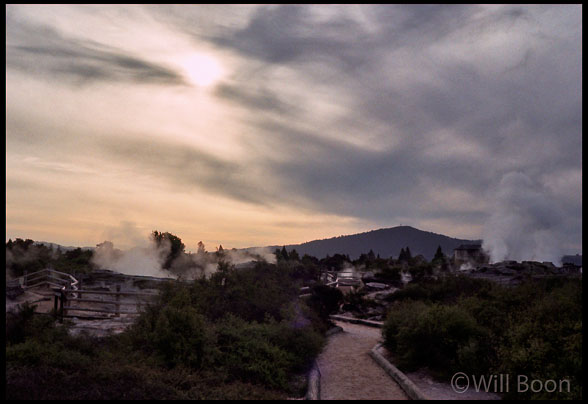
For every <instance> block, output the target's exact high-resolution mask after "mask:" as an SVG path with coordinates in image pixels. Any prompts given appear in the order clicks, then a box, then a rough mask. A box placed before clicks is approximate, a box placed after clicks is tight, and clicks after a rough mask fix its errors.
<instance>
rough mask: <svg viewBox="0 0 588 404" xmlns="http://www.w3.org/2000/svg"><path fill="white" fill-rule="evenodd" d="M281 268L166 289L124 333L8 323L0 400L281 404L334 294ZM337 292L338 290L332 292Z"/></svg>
mask: <svg viewBox="0 0 588 404" xmlns="http://www.w3.org/2000/svg"><path fill="white" fill-rule="evenodd" d="M301 274H302V275H304V274H305V273H304V271H302V272H301V271H300V270H299V268H297V266H296V265H290V264H288V263H287V262H285V263H280V264H278V265H273V264H268V263H265V262H258V263H257V265H256V266H255V267H253V268H249V269H240V270H235V269H234V268H233V267H232V266H231V265H229V264H227V263H222V264H221V265H219V271H217V272H216V273H214V274H213V275H212V276H211V277H210V278H208V279H207V278H204V277H203V278H200V279H197V280H195V281H192V282H170V283H167V284H165V286H164V287H163V289H162V291H161V294H160V297H159V300H158V301H157V302H156V303H155V304H153V305H151V306H149V307H148V308H147V310H146V311H145V312H144V313H143V314H142V315H141V316H140V317H139V319H138V320H137V321H136V323H135V324H134V325H133V326H132V327H130V328H129V329H128V330H127V331H125V332H124V333H122V334H119V335H115V336H110V337H107V338H101V339H97V338H92V337H89V336H79V337H72V336H70V335H68V332H67V329H66V328H67V324H65V325H64V326H56V325H55V324H54V321H53V319H52V318H51V317H50V316H43V315H38V314H33V310H32V309H31V307H29V306H25V307H23V308H22V309H21V310H20V312H19V313H17V314H10V315H9V317H8V318H7V329H6V337H7V345H6V370H7V379H6V380H7V382H6V383H7V389H6V398H7V399H63V398H65V397H67V398H70V399H116V398H127V399H147V398H153V399H240V398H249V399H252V398H262V399H280V398H281V399H284V398H286V397H301V396H303V395H304V394H305V391H306V384H305V383H306V378H305V374H306V372H307V371H308V369H309V367H310V366H311V363H312V360H313V359H314V358H315V357H316V356H317V355H318V353H319V352H320V350H321V349H322V346H323V344H324V337H323V335H324V332H325V331H326V330H327V329H328V327H329V325H328V323H327V321H326V317H327V316H328V312H329V310H332V309H334V308H336V307H337V305H338V301H337V300H338V299H339V298H340V296H333V293H330V291H325V290H322V289H321V288H320V287H318V286H317V287H314V288H313V289H312V293H311V297H310V299H308V304H307V303H306V302H305V300H304V299H300V298H299V297H298V295H299V288H300V286H301V285H302V283H303V278H304V276H302V275H301ZM336 292H338V291H336Z"/></svg>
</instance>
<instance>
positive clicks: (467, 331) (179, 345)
mask: <svg viewBox="0 0 588 404" xmlns="http://www.w3.org/2000/svg"><path fill="white" fill-rule="evenodd" d="M151 237H152V240H153V241H154V242H155V243H156V245H157V246H158V248H159V247H163V248H160V250H161V252H162V254H165V256H163V255H162V258H163V261H162V265H163V266H164V267H167V268H168V269H169V270H170V271H171V272H173V273H175V274H176V275H178V276H180V278H182V279H184V280H182V281H175V282H169V283H166V284H164V286H163V287H162V290H161V294H160V297H159V300H158V301H157V302H156V303H155V304H153V305H151V306H149V307H148V308H147V309H146V311H145V312H144V313H143V314H142V315H141V316H140V317H139V318H138V320H137V321H136V322H135V324H134V325H133V326H132V327H130V328H129V329H128V330H127V331H125V332H124V333H122V334H119V335H115V336H110V337H107V338H93V337H89V336H87V335H82V336H78V337H72V336H70V335H69V334H68V331H67V327H68V325H67V323H66V324H65V325H64V326H60V325H55V324H54V321H53V319H52V318H51V317H50V316H42V315H38V314H33V310H32V308H31V307H30V306H24V307H22V308H21V310H20V311H19V312H18V313H16V314H14V313H7V321H6V337H7V343H6V357H7V360H6V369H7V382H6V383H7V393H6V397H7V398H15V399H62V398H64V394H65V393H64V387H63V386H65V385H67V386H68V387H67V388H68V392H67V397H68V398H72V399H116V398H130V399H148V398H154V399H240V398H249V399H255V398H257V399H280V398H281V399H283V398H287V397H301V396H302V395H304V392H305V388H306V385H305V382H306V381H305V373H306V372H307V370H308V369H309V366H310V365H311V362H312V360H313V359H314V358H315V357H316V355H318V353H319V352H320V350H321V349H322V346H323V344H324V333H325V331H326V330H327V329H328V328H329V326H330V324H329V314H331V313H333V312H336V311H337V310H338V309H339V308H340V307H341V308H342V310H343V311H346V312H351V313H353V314H354V315H355V316H358V317H362V318H369V317H371V316H374V315H378V316H380V315H383V314H385V313H386V312H387V317H386V323H385V327H384V329H383V337H384V340H385V345H386V347H387V348H388V350H389V351H390V352H391V353H392V354H393V356H394V361H395V363H396V364H397V365H399V366H400V367H401V368H402V369H405V370H415V369H418V368H420V367H427V368H429V369H430V370H431V371H432V372H433V374H434V375H435V376H437V377H439V378H440V379H442V380H446V381H449V379H450V378H451V376H452V375H453V374H454V373H455V372H465V373H467V374H475V375H498V374H509V375H525V376H527V377H528V378H529V379H530V380H533V379H538V380H543V381H545V380H556V381H559V380H563V379H568V380H570V387H571V392H570V393H567V392H564V393H562V394H560V393H548V392H543V393H532V392H531V391H528V392H526V393H519V394H517V393H516V386H515V385H514V383H515V382H516V381H515V380H514V378H511V380H510V381H511V383H513V385H512V386H510V388H509V390H510V392H509V393H508V394H506V395H505V398H517V399H527V398H533V399H534V398H548V399H553V398H564V399H567V398H576V399H578V398H581V395H582V381H581V380H582V379H581V371H582V280H581V278H579V279H578V278H562V277H557V278H556V277H554V278H548V279H547V278H544V279H539V280H536V279H535V280H534V279H531V278H529V279H527V280H525V282H523V283H522V284H520V285H519V286H509V287H507V286H501V285H499V284H496V283H493V282H490V281H486V280H481V279H474V278H471V277H467V276H457V275H454V274H452V273H451V272H450V271H449V268H450V266H451V261H450V259H448V257H447V256H445V255H444V254H443V252H442V250H441V248H440V247H439V248H438V249H437V253H436V254H435V257H434V258H433V260H432V261H431V262H428V261H427V260H425V259H424V258H423V257H422V256H420V255H417V256H412V254H411V252H410V249H409V247H406V248H402V249H401V251H400V254H399V257H398V259H394V258H382V257H380V256H379V255H376V254H374V253H373V251H369V252H368V253H364V254H361V255H360V256H359V258H358V259H356V260H350V258H349V256H348V255H343V254H335V255H333V256H326V257H324V258H322V259H317V258H315V257H312V256H309V255H303V256H302V257H301V256H300V255H299V254H298V253H297V252H296V251H295V250H291V251H287V250H286V248H285V247H284V248H281V249H277V250H276V251H275V256H276V264H270V263H267V262H266V261H264V260H263V259H261V258H260V257H259V256H257V257H256V259H258V260H257V262H256V263H255V264H248V265H246V266H244V267H241V268H240V269H238V270H236V269H235V267H234V266H233V265H232V264H231V263H230V256H231V254H234V253H235V251H233V250H231V251H227V250H224V249H223V248H222V246H219V247H218V248H217V251H216V252H214V253H209V252H207V251H206V249H205V247H204V244H203V243H202V242H200V243H199V245H198V251H197V252H196V253H195V254H192V253H186V252H185V251H184V249H185V247H184V244H183V243H182V241H181V239H180V238H179V237H177V236H175V235H173V234H171V233H161V232H158V231H154V232H153V233H152V235H151ZM99 247H100V248H107V249H109V250H112V254H113V256H116V254H122V252H121V251H120V250H115V249H114V248H113V246H112V243H109V242H105V243H102V244H101V245H99ZM6 251H7V260H6V264H7V265H6V267H7V271H8V273H7V275H10V276H19V275H21V274H22V273H23V272H24V271H25V270H26V271H29V272H33V271H36V270H39V269H43V268H45V267H53V268H54V269H56V270H59V271H63V272H68V273H80V272H89V271H91V270H92V269H93V268H94V264H93V263H92V252H91V251H86V250H82V249H79V248H78V249H73V250H69V251H61V250H59V249H51V248H48V247H46V246H43V245H39V244H35V243H34V242H33V241H32V240H22V239H16V240H15V241H12V240H10V241H9V242H8V243H6ZM247 257H249V256H247ZM251 257H254V256H253V255H252V256H251ZM211 264H214V265H216V266H217V271H216V272H215V273H213V274H208V276H206V277H205V276H204V274H203V271H201V272H198V271H196V272H194V271H190V268H192V267H194V266H197V267H201V268H204V267H207V266H209V265H211ZM350 266H353V267H354V268H355V269H356V270H361V271H364V272H369V273H371V274H370V275H369V277H368V279H370V281H371V282H383V283H387V284H389V285H393V286H395V287H398V288H400V289H399V290H397V291H396V292H394V293H390V294H388V295H387V296H383V297H380V300H378V301H376V300H374V299H373V298H371V297H369V296H368V294H369V291H370V289H369V288H364V289H360V290H358V291H352V292H351V293H348V294H346V295H345V296H343V294H342V293H341V291H339V290H337V289H333V288H330V287H327V286H325V285H324V284H323V281H324V279H325V278H324V276H323V275H324V274H325V272H326V271H333V270H335V271H336V270H342V269H347V268H350ZM190 273H202V276H199V277H197V278H196V279H194V280H191V281H186V280H185V279H186V277H184V275H187V274H190ZM403 273H405V274H410V276H411V278H412V281H411V282H410V283H408V284H407V285H404V284H403V282H402V274H403ZM302 286H307V287H308V288H307V289H306V291H305V292H304V293H305V294H307V296H306V297H305V298H300V297H299V295H300V293H301V292H300V288H301V287H302ZM371 290H373V289H371ZM385 306H388V307H385Z"/></svg>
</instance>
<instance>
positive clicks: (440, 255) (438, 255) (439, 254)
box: [433, 246, 445, 261]
mask: <svg viewBox="0 0 588 404" xmlns="http://www.w3.org/2000/svg"><path fill="white" fill-rule="evenodd" d="M444 256H445V255H444V254H443V251H442V250H441V246H439V247H437V252H436V253H435V256H434V257H433V261H437V260H441V259H443V257H444Z"/></svg>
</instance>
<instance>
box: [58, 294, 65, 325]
mask: <svg viewBox="0 0 588 404" xmlns="http://www.w3.org/2000/svg"><path fill="white" fill-rule="evenodd" d="M59 294H60V298H59V322H60V323H63V301H64V300H65V293H63V290H60V291H59Z"/></svg>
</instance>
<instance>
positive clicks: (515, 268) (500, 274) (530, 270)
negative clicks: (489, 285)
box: [462, 261, 582, 285]
mask: <svg viewBox="0 0 588 404" xmlns="http://www.w3.org/2000/svg"><path fill="white" fill-rule="evenodd" d="M462 272H463V273H465V274H467V275H469V276H472V277H474V278H483V279H488V280H491V281H494V282H498V283H501V284H506V285H517V284H519V283H521V282H522V281H523V280H525V279H529V278H543V277H548V276H578V277H580V276H582V267H579V266H576V265H574V264H564V265H563V266H561V267H556V266H555V265H553V263H551V262H536V261H523V262H517V261H503V262H498V263H495V264H485V265H480V266H477V267H476V268H472V269H468V270H465V271H462Z"/></svg>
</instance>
